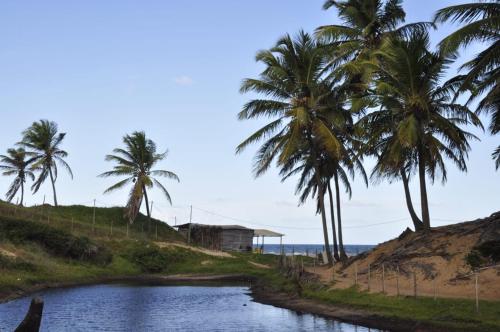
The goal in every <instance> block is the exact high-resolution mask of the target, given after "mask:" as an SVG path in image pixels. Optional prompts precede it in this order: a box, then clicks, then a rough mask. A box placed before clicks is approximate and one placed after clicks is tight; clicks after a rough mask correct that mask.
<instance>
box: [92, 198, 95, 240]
mask: <svg viewBox="0 0 500 332" xmlns="http://www.w3.org/2000/svg"><path fill="white" fill-rule="evenodd" d="M92 233H94V234H95V199H94V211H93V212H92Z"/></svg>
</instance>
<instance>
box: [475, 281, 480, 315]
mask: <svg viewBox="0 0 500 332" xmlns="http://www.w3.org/2000/svg"><path fill="white" fill-rule="evenodd" d="M474 279H475V288H476V312H479V283H478V279H479V272H476V273H475V278H474Z"/></svg>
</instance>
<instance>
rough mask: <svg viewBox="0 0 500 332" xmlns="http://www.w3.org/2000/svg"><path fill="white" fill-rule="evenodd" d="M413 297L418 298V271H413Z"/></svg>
mask: <svg viewBox="0 0 500 332" xmlns="http://www.w3.org/2000/svg"><path fill="white" fill-rule="evenodd" d="M413 297H414V298H417V273H416V272H415V271H413Z"/></svg>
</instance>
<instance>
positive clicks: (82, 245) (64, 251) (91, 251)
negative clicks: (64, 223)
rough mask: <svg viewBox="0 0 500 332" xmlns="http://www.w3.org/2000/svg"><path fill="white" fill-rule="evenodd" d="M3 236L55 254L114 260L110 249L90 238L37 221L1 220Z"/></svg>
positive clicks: (92, 260) (94, 260) (93, 260)
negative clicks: (38, 246) (74, 234)
mask: <svg viewBox="0 0 500 332" xmlns="http://www.w3.org/2000/svg"><path fill="white" fill-rule="evenodd" d="M2 238H4V239H7V240H9V241H11V242H13V243H26V242H32V243H36V244H38V245H40V246H42V247H43V248H44V249H45V250H47V251H48V252H49V253H51V254H53V255H56V256H60V257H65V258H71V259H76V260H80V261H87V262H90V263H95V264H108V263H110V262H111V260H112V255H111V253H110V252H109V250H107V249H106V248H104V247H101V246H98V245H97V244H94V243H93V242H91V241H90V240H89V239H88V238H86V237H76V236H73V235H71V234H69V233H67V232H65V231H62V230H59V229H56V228H53V227H50V226H48V225H44V224H40V223H37V222H32V221H14V220H5V219H3V220H0V239H2Z"/></svg>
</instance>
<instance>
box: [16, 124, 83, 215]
mask: <svg viewBox="0 0 500 332" xmlns="http://www.w3.org/2000/svg"><path fill="white" fill-rule="evenodd" d="M65 136H66V133H58V132H57V124H56V123H55V122H53V121H48V120H40V121H38V122H33V124H32V125H31V126H30V127H29V128H28V129H26V130H25V131H24V132H23V138H22V140H21V142H19V143H18V145H20V146H22V147H24V148H26V149H27V152H26V154H27V155H28V156H29V157H30V158H31V160H32V161H33V168H34V169H36V170H39V171H40V174H39V175H38V178H37V179H36V180H35V182H34V183H33V186H32V187H31V189H32V190H33V193H36V192H37V191H38V190H39V189H40V186H41V185H42V183H43V182H45V180H46V179H47V177H50V182H51V184H52V192H53V194H54V205H55V206H57V194H56V185H55V183H56V180H57V175H58V169H57V165H58V164H59V165H61V166H63V167H64V168H65V169H66V170H67V171H68V173H69V175H70V176H71V178H73V172H72V171H71V168H70V167H69V165H68V163H66V161H65V160H64V159H63V158H66V157H67V156H68V153H67V152H66V151H64V150H62V149H61V144H62V142H63V140H64V137H65Z"/></svg>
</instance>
